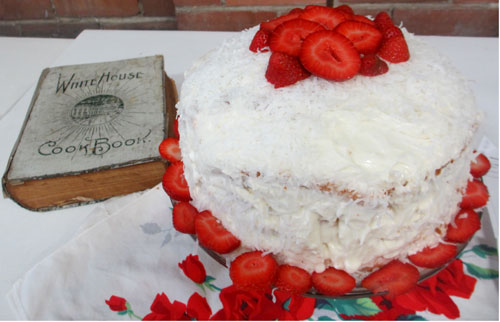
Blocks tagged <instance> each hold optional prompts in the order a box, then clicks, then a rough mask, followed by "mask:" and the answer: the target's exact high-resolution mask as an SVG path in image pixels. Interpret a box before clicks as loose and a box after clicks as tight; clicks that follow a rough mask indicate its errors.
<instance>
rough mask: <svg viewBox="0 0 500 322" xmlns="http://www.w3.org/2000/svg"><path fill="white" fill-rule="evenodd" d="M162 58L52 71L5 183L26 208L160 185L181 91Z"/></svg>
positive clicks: (42, 78)
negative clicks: (161, 149)
mask: <svg viewBox="0 0 500 322" xmlns="http://www.w3.org/2000/svg"><path fill="white" fill-rule="evenodd" d="M163 66H164V65H163V57H162V56H152V57H145V58H136V59H128V60H121V61H114V62H106V63H96V64H83V65H72V66H61V67H54V68H47V69H45V70H44V71H43V72H42V75H41V76H40V80H39V82H38V86H37V89H36V91H35V94H34V96H33V99H32V102H31V105H30V108H29V110H28V113H27V116H26V119H25V122H24V125H23V128H22V130H21V133H20V135H19V138H18V140H17V142H16V144H15V146H14V149H13V151H12V154H11V156H10V158H9V163H8V165H7V170H6V172H5V174H4V177H3V179H2V185H3V189H4V193H5V194H6V195H7V196H9V197H11V198H12V199H13V200H14V201H16V202H17V203H19V204H20V205H21V206H23V207H25V208H28V209H32V210H49V209H54V208H56V207H63V206H68V205H77V204H83V203H90V202H95V201H99V200H104V199H107V198H109V197H112V196H117V195H123V194H128V193H132V192H136V191H140V190H145V189H147V188H150V187H153V186H154V185H156V184H157V183H159V182H161V178H162V175H163V173H164V171H165V164H164V162H163V161H162V160H161V158H160V156H159V153H158V145H159V144H160V142H161V141H162V140H163V138H164V137H166V136H167V135H168V134H169V132H170V134H171V133H172V129H171V128H172V127H171V126H169V125H172V123H173V120H174V118H175V102H176V100H177V92H176V89H175V84H174V82H173V81H172V80H171V79H169V78H168V77H167V75H166V73H165V72H164V67H163Z"/></svg>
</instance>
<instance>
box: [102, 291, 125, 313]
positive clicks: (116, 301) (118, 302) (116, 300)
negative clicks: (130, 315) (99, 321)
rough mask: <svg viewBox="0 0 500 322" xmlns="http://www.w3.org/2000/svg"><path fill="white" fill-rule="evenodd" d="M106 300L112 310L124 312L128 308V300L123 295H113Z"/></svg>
mask: <svg viewBox="0 0 500 322" xmlns="http://www.w3.org/2000/svg"><path fill="white" fill-rule="evenodd" d="M105 302H106V304H107V305H108V306H109V308H110V309H111V311H116V312H122V311H126V310H127V306H126V303H127V300H126V299H124V298H123V297H119V296H114V295H112V296H111V297H110V298H109V300H106V301H105Z"/></svg>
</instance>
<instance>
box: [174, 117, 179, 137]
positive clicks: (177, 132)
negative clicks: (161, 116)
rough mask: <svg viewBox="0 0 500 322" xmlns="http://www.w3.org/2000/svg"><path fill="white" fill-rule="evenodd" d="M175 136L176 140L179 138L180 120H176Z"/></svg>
mask: <svg viewBox="0 0 500 322" xmlns="http://www.w3.org/2000/svg"><path fill="white" fill-rule="evenodd" d="M174 135H175V137H176V138H179V119H178V118H176V119H175V120H174Z"/></svg>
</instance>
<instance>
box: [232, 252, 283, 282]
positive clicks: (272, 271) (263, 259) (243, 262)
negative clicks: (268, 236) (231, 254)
mask: <svg viewBox="0 0 500 322" xmlns="http://www.w3.org/2000/svg"><path fill="white" fill-rule="evenodd" d="M277 272H278V263H276V260H275V259H274V258H273V257H272V256H271V255H270V254H267V255H264V254H263V253H262V252H260V251H253V252H247V253H243V254H241V255H239V256H238V257H236V258H235V259H234V260H233V262H232V263H231V266H230V267H229V276H230V277H231V280H232V281H233V284H234V286H236V287H237V288H239V289H242V290H247V291H252V290H255V291H265V290H267V289H269V288H270V287H271V286H272V285H273V283H274V281H275V279H276V274H277Z"/></svg>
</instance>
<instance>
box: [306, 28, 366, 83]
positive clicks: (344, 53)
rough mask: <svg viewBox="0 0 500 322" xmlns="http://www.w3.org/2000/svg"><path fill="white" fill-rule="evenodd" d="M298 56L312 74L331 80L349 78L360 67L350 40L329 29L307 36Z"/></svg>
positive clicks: (357, 56)
mask: <svg viewBox="0 0 500 322" xmlns="http://www.w3.org/2000/svg"><path fill="white" fill-rule="evenodd" d="M299 58H300V62H301V63H302V65H303V66H304V67H305V69H307V70H308V71H310V72H311V73H312V74H314V75H316V76H319V77H323V78H325V79H328V80H333V81H343V80H347V79H350V78H352V77H353V76H354V75H356V74H357V73H358V71H359V69H360V68H361V57H360V55H359V53H358V51H357V50H356V48H354V45H353V44H352V42H351V41H350V40H349V39H347V38H346V37H344V36H342V35H341V34H339V33H337V32H335V31H331V30H324V31H317V32H315V33H312V34H310V35H309V36H307V38H306V39H304V41H303V42H302V49H301V51H300V56H299Z"/></svg>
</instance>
